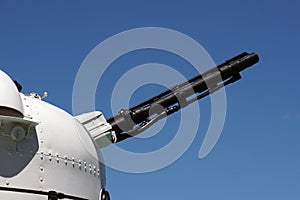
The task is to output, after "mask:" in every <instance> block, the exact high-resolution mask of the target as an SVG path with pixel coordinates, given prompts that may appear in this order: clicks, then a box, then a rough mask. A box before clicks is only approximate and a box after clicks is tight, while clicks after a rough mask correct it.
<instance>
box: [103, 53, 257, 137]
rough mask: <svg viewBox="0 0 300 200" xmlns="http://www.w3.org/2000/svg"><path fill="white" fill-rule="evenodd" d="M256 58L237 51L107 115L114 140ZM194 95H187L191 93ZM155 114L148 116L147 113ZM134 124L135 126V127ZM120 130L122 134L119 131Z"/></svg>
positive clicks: (226, 80) (228, 79)
mask: <svg viewBox="0 0 300 200" xmlns="http://www.w3.org/2000/svg"><path fill="white" fill-rule="evenodd" d="M258 61H259V57H258V55H257V54H256V53H250V54H249V53H246V52H244V53H241V54H239V55H237V56H235V57H233V58H231V59H229V60H227V61H225V62H224V63H222V64H220V65H218V66H216V67H214V68H212V69H210V70H208V71H206V72H204V73H202V74H199V75H197V76H195V77H193V78H191V79H189V80H187V81H185V82H183V83H180V84H178V85H176V86H174V87H172V88H170V89H168V90H166V91H164V92H162V93H160V94H158V95H156V96H154V97H152V98H150V99H148V100H146V101H144V102H142V103H140V104H138V105H136V106H133V107H132V108H129V109H122V110H121V111H120V112H119V113H118V114H117V115H116V116H114V117H111V118H110V119H108V123H110V124H111V126H112V130H113V131H114V132H115V134H116V137H117V141H121V140H123V139H126V138H128V137H131V136H134V135H136V134H139V133H140V132H142V131H143V130H144V129H146V128H148V126H151V125H152V124H153V123H155V122H156V121H157V120H159V119H161V118H164V117H166V116H167V115H170V114H172V113H174V112H176V111H178V110H179V109H181V108H183V107H186V106H187V105H189V104H191V103H192V102H194V101H196V100H199V99H201V98H203V97H205V96H207V95H209V94H211V93H213V92H215V91H217V90H218V89H220V88H222V87H224V86H226V85H228V84H230V83H233V82H235V81H237V80H239V79H240V78H241V76H240V72H241V71H243V70H245V69H246V68H248V67H250V66H252V65H254V64H255V63H257V62H258ZM195 94H198V96H196V97H194V98H191V99H188V98H190V97H192V96H195ZM153 115H154V116H155V117H153V118H152V120H150V119H149V117H150V116H153ZM136 125H139V127H137V128H135V127H136ZM121 133H123V134H121Z"/></svg>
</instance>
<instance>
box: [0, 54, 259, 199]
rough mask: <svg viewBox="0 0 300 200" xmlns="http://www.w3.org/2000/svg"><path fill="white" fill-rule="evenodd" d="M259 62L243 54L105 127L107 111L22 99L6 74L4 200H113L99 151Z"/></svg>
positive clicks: (0, 118)
mask: <svg viewBox="0 0 300 200" xmlns="http://www.w3.org/2000/svg"><path fill="white" fill-rule="evenodd" d="M258 61H259V57H258V55H257V54H256V53H242V54H239V55H237V56H235V57H233V58H231V59H229V60H227V61H226V62H224V63H222V64H220V65H218V66H216V67H214V68H212V69H210V70H208V71H206V72H204V73H202V74H199V75H197V76H195V77H193V78H191V79H190V80H188V81H185V82H183V83H180V84H178V85H176V86H174V87H172V88H170V89H168V90H166V91H164V92H162V93H160V94H158V95H156V96H154V97H152V98H150V99H148V100H146V101H144V102H142V103H140V104H138V105H136V106H133V107H131V108H129V109H122V110H121V111H120V112H119V113H118V114H116V115H115V116H113V117H111V118H109V119H108V120H106V118H105V117H104V116H103V114H102V113H101V112H100V111H93V112H89V113H83V114H80V115H78V116H72V115H70V114H68V113H66V112H65V111H63V110H62V109H60V108H58V107H56V106H53V105H51V104H49V103H47V102H45V101H44V100H43V97H45V96H46V94H44V95H42V96H40V95H38V94H36V93H30V94H23V93H22V92H21V90H22V87H21V85H20V84H18V83H17V82H16V81H13V80H12V79H11V78H10V77H9V76H8V75H7V74H6V73H4V72H3V71H1V70H0V159H1V165H0V199H8V200H24V199H25V200H47V199H48V200H58V199H75V200H87V199H89V200H97V199H99V200H109V199H110V196H109V193H108V192H107V191H106V188H105V181H106V177H105V166H104V161H103V158H102V155H101V151H99V149H101V148H104V147H105V146H107V145H110V144H113V143H117V142H121V141H123V140H125V139H127V138H130V137H133V136H135V135H137V134H140V133H141V132H143V131H144V130H146V129H147V128H149V127H151V126H152V125H153V124H154V123H156V122H157V121H159V120H160V119H162V118H165V117H167V116H168V115H171V114H173V113H175V112H176V111H178V110H180V109H182V108H184V107H186V106H188V105H189V104H191V103H193V102H195V101H197V100H199V99H201V98H204V97H205V96H208V95H209V94H211V93H213V92H215V91H217V90H219V89H221V88H222V87H224V86H226V85H228V84H231V83H234V82H236V81H237V80H239V79H240V78H241V75H240V73H241V71H243V70H244V69H246V68H248V67H250V66H252V65H254V64H255V63H257V62H258Z"/></svg>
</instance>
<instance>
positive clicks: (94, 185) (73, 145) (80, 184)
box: [0, 71, 110, 200]
mask: <svg viewBox="0 0 300 200" xmlns="http://www.w3.org/2000/svg"><path fill="white" fill-rule="evenodd" d="M0 92H1V93H0V106H5V107H8V108H12V109H15V110H18V111H19V112H21V113H22V114H23V115H24V117H23V118H17V117H7V116H1V115H3V114H2V113H0V123H1V124H0V159H1V164H0V186H1V187H4V188H8V189H9V188H21V189H29V190H36V191H45V192H48V191H56V192H61V193H64V194H66V195H72V196H76V197H82V198H85V199H91V200H97V199H99V193H100V190H101V188H104V187H105V174H104V173H105V170H104V166H103V165H102V164H100V163H99V160H102V156H101V155H100V153H99V152H98V149H97V147H96V144H95V142H94V140H93V139H92V137H91V136H90V134H89V132H88V130H87V129H86V128H85V127H84V126H83V125H82V124H81V123H80V122H79V120H77V119H76V118H74V117H73V116H71V115H69V114H68V113H66V112H65V111H63V110H61V109H59V108H57V107H55V106H53V105H50V104H48V103H46V102H44V101H42V100H41V99H40V98H38V97H37V96H35V95H28V96H26V95H24V94H21V93H19V92H18V91H17V89H16V87H15V85H14V83H13V81H12V80H11V79H10V78H9V77H8V76H7V75H6V74H5V73H4V72H2V71H0ZM4 94H5V95H4ZM86 116H88V115H86ZM104 120H105V119H104ZM105 122H106V121H105ZM103 128H104V126H103ZM109 128H110V127H106V128H104V129H103V130H105V131H109ZM0 199H1V200H2V199H12V200H21V199H22V200H24V199H25V200H40V199H48V197H47V196H42V195H36V194H24V193H16V192H11V191H1V190H0Z"/></svg>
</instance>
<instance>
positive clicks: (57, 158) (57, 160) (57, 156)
mask: <svg viewBox="0 0 300 200" xmlns="http://www.w3.org/2000/svg"><path fill="white" fill-rule="evenodd" d="M55 155H56V162H57V163H59V155H58V153H56V154H55Z"/></svg>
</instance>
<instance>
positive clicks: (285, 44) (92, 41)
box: [0, 0, 300, 200]
mask: <svg viewBox="0 0 300 200" xmlns="http://www.w3.org/2000/svg"><path fill="white" fill-rule="evenodd" d="M108 2H109V3H108ZM299 7H300V4H299V2H297V1H291V0H289V1H278V0H272V1H271V0H269V1H263V0H261V1H234V0H229V1H214V0H213V1H182V3H178V2H176V1H156V0H153V1H148V2H147V3H146V2H143V1H120V2H117V1H71V0H65V1H58V0H52V1H13V0H0V67H1V69H2V70H4V71H6V72H7V73H8V74H9V75H11V76H12V77H13V78H14V79H16V80H18V81H19V82H20V83H22V85H23V87H24V92H30V91H36V92H38V93H42V92H44V91H48V93H49V97H47V99H46V101H48V102H50V103H53V104H55V105H57V106H59V107H61V108H63V109H64V110H67V111H68V112H72V89H73V83H74V80H75V76H76V73H77V70H78V69H79V67H80V65H81V63H82V61H83V59H84V58H85V57H86V56H87V54H88V53H89V52H90V51H91V50H92V49H93V48H94V47H95V46H96V45H98V44H99V43H100V42H101V41H103V40H105V39H107V38H108V37H110V36H112V35H114V34H117V33H119V32H122V31H125V30H128V29H132V28H138V27H148V26H154V27H164V28H170V29H173V30H177V31H180V32H182V33H184V34H186V35H188V36H190V37H192V38H193V39H195V40H196V41H197V42H199V43H200V44H202V45H203V46H204V47H205V49H206V50H207V51H208V52H209V54H210V55H211V56H212V58H213V59H214V61H215V62H216V63H221V62H223V61H224V60H226V59H227V58H230V57H232V56H234V55H236V54H238V53H240V52H242V51H249V52H251V51H255V52H258V54H259V55H260V58H261V61H260V63H259V64H258V65H256V66H255V67H253V68H251V69H249V70H247V71H245V72H244V73H243V74H242V76H243V79H242V80H241V81H239V82H238V83H236V84H234V85H231V86H230V87H228V88H227V89H226V94H227V116H226V121H225V126H224V129H223V132H222V136H221V138H220V140H219V142H218V143H217V145H216V147H215V148H214V150H213V151H212V152H211V153H210V154H209V156H208V157H206V158H205V159H203V160H199V159H198V152H199V148H200V145H201V143H202V141H203V134H204V132H205V128H207V122H206V121H207V120H208V118H209V112H208V115H207V116H205V113H207V110H206V109H207V108H206V107H209V100H205V101H203V103H201V104H200V106H201V109H202V110H203V115H201V116H202V118H203V124H204V125H203V130H202V128H201V130H200V131H199V133H198V135H197V137H196V140H195V141H194V142H193V144H192V146H191V147H190V148H189V149H188V151H186V152H185V154H184V155H183V156H182V157H181V158H180V159H179V160H177V161H176V162H175V163H173V164H172V165H171V166H169V167H167V168H164V169H162V170H159V171H156V172H152V173H147V174H128V173H123V172H118V171H115V170H112V169H108V172H107V189H108V190H109V191H110V193H111V197H112V199H113V200H124V199H144V200H152V199H173V200H177V199H178V200H179V199H180V200H181V199H205V200H220V199H230V200H240V199H243V200H248V199H249V200H253V199H257V200H265V199H272V200H282V199H290V200H292V199H299V198H300V192H299V189H300V156H299V155H300V135H299V130H300V129H299V128H300V106H299V101H300V94H299V89H298V87H299V83H298V82H299V74H300V69H299V60H298V59H299V58H300V55H299V53H300V52H299V46H300V39H299V35H300V21H299V19H300V14H299ZM146 53H147V52H144V54H146ZM144 54H143V55H144ZM151 55H154V56H153V57H150V58H149V57H147V56H145V55H144V56H140V55H139V54H138V53H137V54H136V55H132V56H131V57H130V55H129V57H128V58H127V59H126V58H125V57H124V58H121V59H120V60H119V61H117V63H116V65H120V66H122V65H126V67H128V69H130V68H131V67H134V66H135V65H136V64H142V63H147V62H150V61H151V62H160V58H161V59H162V60H161V62H162V63H165V64H169V65H170V66H173V65H174V67H175V68H176V67H178V66H177V65H180V64H184V62H182V61H181V60H180V59H177V60H176V59H174V60H173V59H172V58H173V57H172V56H169V55H159V52H155V53H153V54H151ZM177 61H178V62H177ZM113 69H114V70H116V68H113ZM114 70H112V71H111V74H112V75H111V77H112V78H111V79H110V78H107V80H106V81H105V82H104V84H107V85H110V84H114V83H115V81H116V78H115V79H114V78H113V74H116V76H120V75H119V74H118V73H119V72H118V71H117V70H116V71H114ZM182 73H184V74H186V75H187V76H188V77H191V76H192V75H193V72H192V71H184V70H183V72H182ZM107 87H108V86H107ZM145 89H147V88H144V90H143V91H141V92H140V93H137V94H136V95H135V96H137V98H138V100H137V102H138V101H139V100H141V99H143V98H147V97H148V96H151V95H154V94H155V93H153V91H146V90H145ZM159 89H162V88H157V87H156V88H154V89H153V90H157V91H159ZM100 90H101V88H100ZM105 92H108V93H107V94H106V93H105ZM138 94H140V95H138ZM110 97H111V96H110V93H109V90H107V91H106V90H105V89H103V88H102V90H101V94H100V92H99V94H97V101H98V102H97V105H96V107H97V109H98V110H102V111H103V112H104V113H105V115H107V117H109V116H110V115H111V111H110V110H109V108H108V106H107V105H109V104H108V102H109V101H110ZM133 101H134V100H133ZM205 122H206V123H205ZM174 126H176V125H174ZM168 132H169V130H168V129H166V130H165V134H167V133H168ZM162 134H163V133H162ZM140 142H141V143H140ZM150 142H152V143H155V144H157V143H158V144H160V141H158V140H155V139H154V141H150ZM141 144H142V145H141ZM150 144H151V143H150ZM150 144H148V145H150ZM143 145H145V146H147V141H140V140H132V141H126V142H125V143H123V144H122V145H121V146H128V148H131V149H133V148H134V149H136V151H137V152H141V151H144V149H143Z"/></svg>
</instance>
